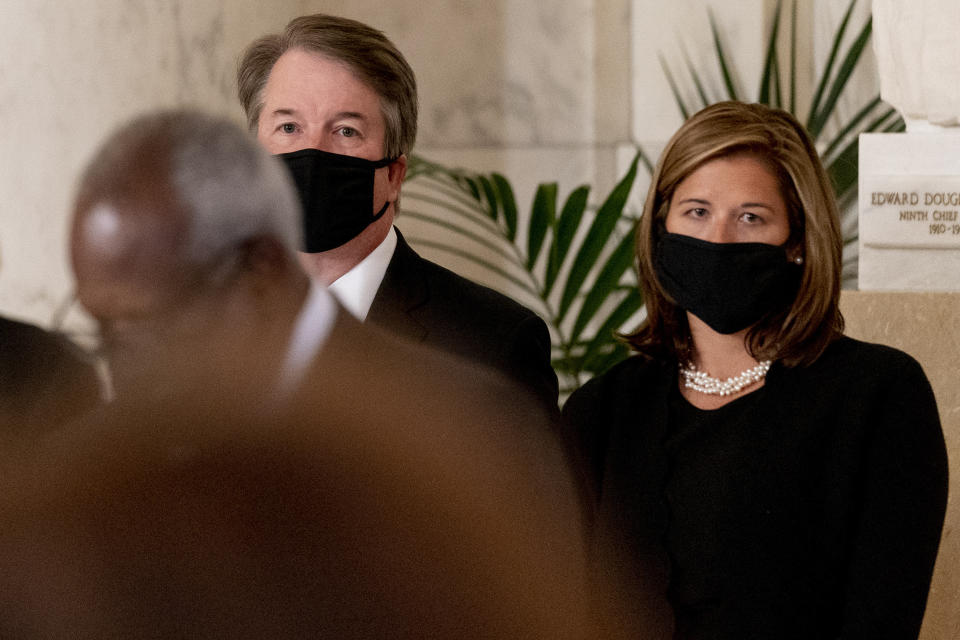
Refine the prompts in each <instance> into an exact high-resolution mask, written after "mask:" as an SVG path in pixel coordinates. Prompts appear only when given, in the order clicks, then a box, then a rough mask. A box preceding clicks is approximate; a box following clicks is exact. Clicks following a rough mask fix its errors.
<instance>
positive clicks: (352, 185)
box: [277, 149, 395, 253]
mask: <svg viewBox="0 0 960 640" xmlns="http://www.w3.org/2000/svg"><path fill="white" fill-rule="evenodd" d="M277 157H278V158H280V159H281V160H282V161H283V163H284V164H285V165H287V168H288V169H289V170H290V173H291V175H292V176H293V182H294V184H295V185H296V187H297V193H298V194H299V196H300V204H301V205H302V206H303V236H304V248H303V250H304V251H306V252H307V253H318V252H320V251H328V250H330V249H335V248H337V247H339V246H341V245H344V244H346V243H347V242H349V241H350V240H353V239H354V238H356V237H357V236H358V235H360V233H361V232H362V231H363V230H364V229H366V228H367V227H368V226H370V225H371V224H373V223H374V222H376V221H377V220H379V219H380V218H381V217H382V216H383V214H384V213H386V211H387V207H389V206H390V202H389V201H387V202H384V203H383V207H381V208H380V210H379V211H378V212H377V213H372V212H373V185H374V175H375V172H376V170H377V169H379V168H381V167H386V166H388V165H390V164H391V163H393V162H394V161H395V159H390V158H384V159H383V160H376V161H374V160H366V159H364V158H357V157H355V156H345V155H341V154H339V153H329V152H327V151H321V150H319V149H301V150H300V151H293V152H291V153H281V154H278V155H277Z"/></svg>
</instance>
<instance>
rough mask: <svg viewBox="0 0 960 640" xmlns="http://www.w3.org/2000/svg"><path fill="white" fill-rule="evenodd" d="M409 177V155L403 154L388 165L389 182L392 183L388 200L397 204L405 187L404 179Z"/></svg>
mask: <svg viewBox="0 0 960 640" xmlns="http://www.w3.org/2000/svg"><path fill="white" fill-rule="evenodd" d="M406 176H407V154H405V153H404V154H402V155H401V156H400V157H399V158H397V159H396V160H394V161H393V162H392V163H391V164H389V165H387V181H388V182H389V183H390V192H389V193H388V194H387V199H388V200H389V201H390V202H396V201H397V198H399V197H400V188H401V186H402V185H403V179H404V178H405V177H406Z"/></svg>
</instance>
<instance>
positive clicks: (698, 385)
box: [680, 360, 770, 396]
mask: <svg viewBox="0 0 960 640" xmlns="http://www.w3.org/2000/svg"><path fill="white" fill-rule="evenodd" d="M769 370H770V361H769V360H764V361H762V362H760V363H759V364H758V365H757V366H755V367H750V368H749V369H747V370H746V371H744V372H742V373H740V374H738V375H735V376H733V377H731V378H727V379H726V380H720V379H719V378H714V377H713V376H711V375H710V374H709V373H707V372H706V371H700V370H699V369H697V367H696V365H694V364H693V363H692V362H688V363H687V364H686V365H685V366H682V367H680V375H681V376H683V384H684V386H685V387H686V388H688V389H693V390H694V391H699V392H700V393H706V394H708V395H712V396H731V395H733V394H735V393H737V392H738V391H740V390H741V389H744V388H746V387H749V386H750V385H752V384H754V383H756V382H759V381H760V380H763V378H764V377H765V376H766V375H767V371H769Z"/></svg>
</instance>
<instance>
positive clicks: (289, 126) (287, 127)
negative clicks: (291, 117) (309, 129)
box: [280, 122, 297, 133]
mask: <svg viewBox="0 0 960 640" xmlns="http://www.w3.org/2000/svg"><path fill="white" fill-rule="evenodd" d="M280 130H281V131H283V132H284V133H296V132H297V125H295V124H293V123H292V122H284V123H283V124H282V125H280Z"/></svg>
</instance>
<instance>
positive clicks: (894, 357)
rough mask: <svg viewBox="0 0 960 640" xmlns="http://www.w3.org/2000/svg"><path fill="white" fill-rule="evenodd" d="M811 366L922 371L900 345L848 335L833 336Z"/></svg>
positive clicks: (875, 372) (879, 371) (868, 371)
mask: <svg viewBox="0 0 960 640" xmlns="http://www.w3.org/2000/svg"><path fill="white" fill-rule="evenodd" d="M814 366H820V367H829V368H831V369H840V370H846V369H851V370H855V371H857V372H859V373H861V374H864V373H866V374H871V375H882V374H885V373H888V372H897V371H899V372H901V373H902V372H903V369H904V368H906V369H907V370H916V371H921V372H922V368H921V367H920V363H919V362H917V360H916V359H915V358H914V357H913V356H911V355H910V354H908V353H906V352H904V351H901V350H900V349H897V348H895V347H891V346H888V345H885V344H877V343H873V342H863V341H862V340H857V339H855V338H851V337H849V336H841V337H839V338H837V339H836V340H834V341H833V342H832V343H831V344H830V346H829V347H827V350H826V351H825V352H824V353H823V355H822V356H821V357H820V358H819V359H818V360H817V362H816V363H815V364H814Z"/></svg>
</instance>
